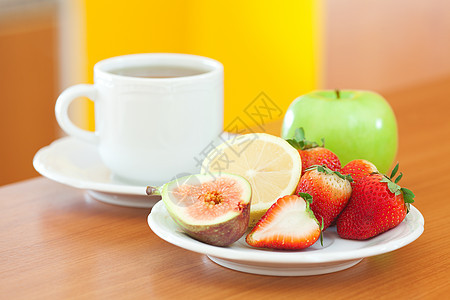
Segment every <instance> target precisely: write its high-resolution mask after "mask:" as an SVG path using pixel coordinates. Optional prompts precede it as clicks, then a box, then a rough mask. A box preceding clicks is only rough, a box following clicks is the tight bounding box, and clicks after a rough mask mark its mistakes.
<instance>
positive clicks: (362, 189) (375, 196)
mask: <svg viewBox="0 0 450 300" xmlns="http://www.w3.org/2000/svg"><path fill="white" fill-rule="evenodd" d="M397 170H398V164H397V165H396V166H395V168H394V170H393V171H392V173H391V176H390V177H387V176H386V175H382V174H380V173H371V174H370V175H367V176H365V177H362V178H361V179H360V180H359V182H357V186H358V187H357V188H356V189H353V193H352V196H351V198H350V201H349V202H348V204H347V207H346V208H345V209H344V210H343V211H342V213H341V215H340V216H339V217H338V219H337V222H336V226H337V232H338V234H339V236H340V237H342V238H345V239H355V240H365V239H368V238H371V237H374V236H376V235H379V234H381V233H383V232H385V231H387V230H389V229H391V228H394V227H395V226H397V225H398V224H400V223H401V222H402V221H403V219H405V217H406V214H407V213H408V211H409V204H410V203H413V202H414V194H413V192H411V191H410V190H408V189H406V188H402V187H400V186H399V185H398V184H397V183H398V181H399V180H400V178H401V177H402V173H400V175H399V176H398V177H397V178H396V179H395V180H394V181H392V178H393V177H394V176H395V174H396V173H397Z"/></svg>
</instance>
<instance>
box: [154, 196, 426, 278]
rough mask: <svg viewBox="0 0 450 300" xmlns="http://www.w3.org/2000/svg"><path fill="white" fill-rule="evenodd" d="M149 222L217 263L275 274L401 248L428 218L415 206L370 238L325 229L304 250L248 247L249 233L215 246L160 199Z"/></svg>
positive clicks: (329, 268) (302, 272)
mask: <svg viewBox="0 0 450 300" xmlns="http://www.w3.org/2000/svg"><path fill="white" fill-rule="evenodd" d="M148 224H149V226H150V228H151V229H152V231H153V232H154V233H155V234H156V235H158V236H159V237H160V238H162V239H164V240H166V241H167V242H169V243H171V244H174V245H176V246H179V247H181V248H184V249H187V250H190V251H194V252H198V253H203V254H206V255H207V256H208V257H209V258H210V259H211V260H212V261H213V262H215V263H217V264H219V265H221V266H224V267H227V268H230V269H233V270H237V271H241V272H246V273H254V274H260V275H275V276H306V275H317V274H325V273H332V272H336V271H340V270H344V269H347V268H350V267H352V266H354V265H356V264H357V263H358V262H360V261H361V260H362V259H363V258H365V257H369V256H374V255H379V254H383V253H387V252H390V251H393V250H396V249H399V248H401V247H403V246H405V245H407V244H409V243H411V242H413V241H414V240H416V239H417V238H418V237H419V236H420V235H421V234H422V232H423V228H424V219H423V216H422V214H421V213H420V212H419V211H418V210H417V209H416V208H415V207H413V206H411V210H410V212H409V214H408V215H407V216H406V219H405V220H404V221H403V222H402V223H401V224H400V225H398V226H397V227H395V228H393V229H391V230H389V231H387V232H385V233H383V234H381V235H379V236H377V237H375V238H372V239H369V240H367V241H352V240H345V239H341V238H340V237H339V236H338V235H337V233H336V229H335V227H330V228H329V229H327V230H326V231H325V232H324V246H323V247H322V246H321V245H320V243H316V244H314V245H313V246H311V247H310V248H307V249H304V250H301V251H276V250H264V249H257V248H252V247H250V246H248V245H247V244H246V242H245V236H244V237H242V238H241V239H240V240H238V241H237V242H235V243H233V244H232V245H231V246H229V247H216V246H211V245H208V244H205V243H202V242H199V241H197V240H194V239H192V238H191V237H189V236H188V235H186V234H185V233H183V232H182V230H181V229H180V227H179V226H178V225H177V224H176V223H175V222H174V221H173V220H172V218H171V217H170V215H169V214H168V212H167V210H166V208H165V206H164V203H163V202H162V201H159V202H158V203H156V204H155V205H154V207H153V208H152V211H151V213H150V214H149V216H148Z"/></svg>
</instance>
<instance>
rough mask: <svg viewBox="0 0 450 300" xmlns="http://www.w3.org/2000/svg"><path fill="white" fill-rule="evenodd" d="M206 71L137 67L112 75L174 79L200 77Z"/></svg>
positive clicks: (183, 68) (186, 68)
mask: <svg viewBox="0 0 450 300" xmlns="http://www.w3.org/2000/svg"><path fill="white" fill-rule="evenodd" d="M206 72H207V71H206V70H202V69H195V68H189V67H182V66H136V67H126V68H121V69H116V70H112V71H111V73H112V74H116V75H122V76H129V77H141V78H174V77H185V76H193V75H200V74H203V73H206Z"/></svg>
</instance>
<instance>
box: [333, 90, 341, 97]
mask: <svg viewBox="0 0 450 300" xmlns="http://www.w3.org/2000/svg"><path fill="white" fill-rule="evenodd" d="M334 91H335V92H336V98H337V99H341V92H340V91H339V89H335V90H334Z"/></svg>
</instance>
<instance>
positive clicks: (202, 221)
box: [161, 173, 252, 246]
mask: <svg viewBox="0 0 450 300" xmlns="http://www.w3.org/2000/svg"><path fill="white" fill-rule="evenodd" d="M251 194H252V190H251V186H250V184H249V183H248V181H247V180H246V179H244V178H243V177H241V176H238V175H234V174H228V173H211V174H198V175H190V176H186V177H182V178H178V179H176V180H173V181H171V182H169V183H167V184H165V185H164V186H163V187H162V191H161V196H162V200H163V202H164V204H165V206H166V208H167V211H168V212H169V214H170V216H171V217H172V218H173V219H174V221H175V222H176V223H177V224H178V225H179V226H180V227H181V228H182V229H183V231H184V232H185V233H186V234H188V235H189V236H191V237H192V238H194V239H196V240H199V241H201V242H204V243H207V244H211V245H215V246H228V245H230V244H232V243H234V242H235V241H237V240H238V239H239V238H240V237H242V236H243V235H244V233H245V231H246V230H247V227H248V224H249V220H250V199H251Z"/></svg>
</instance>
